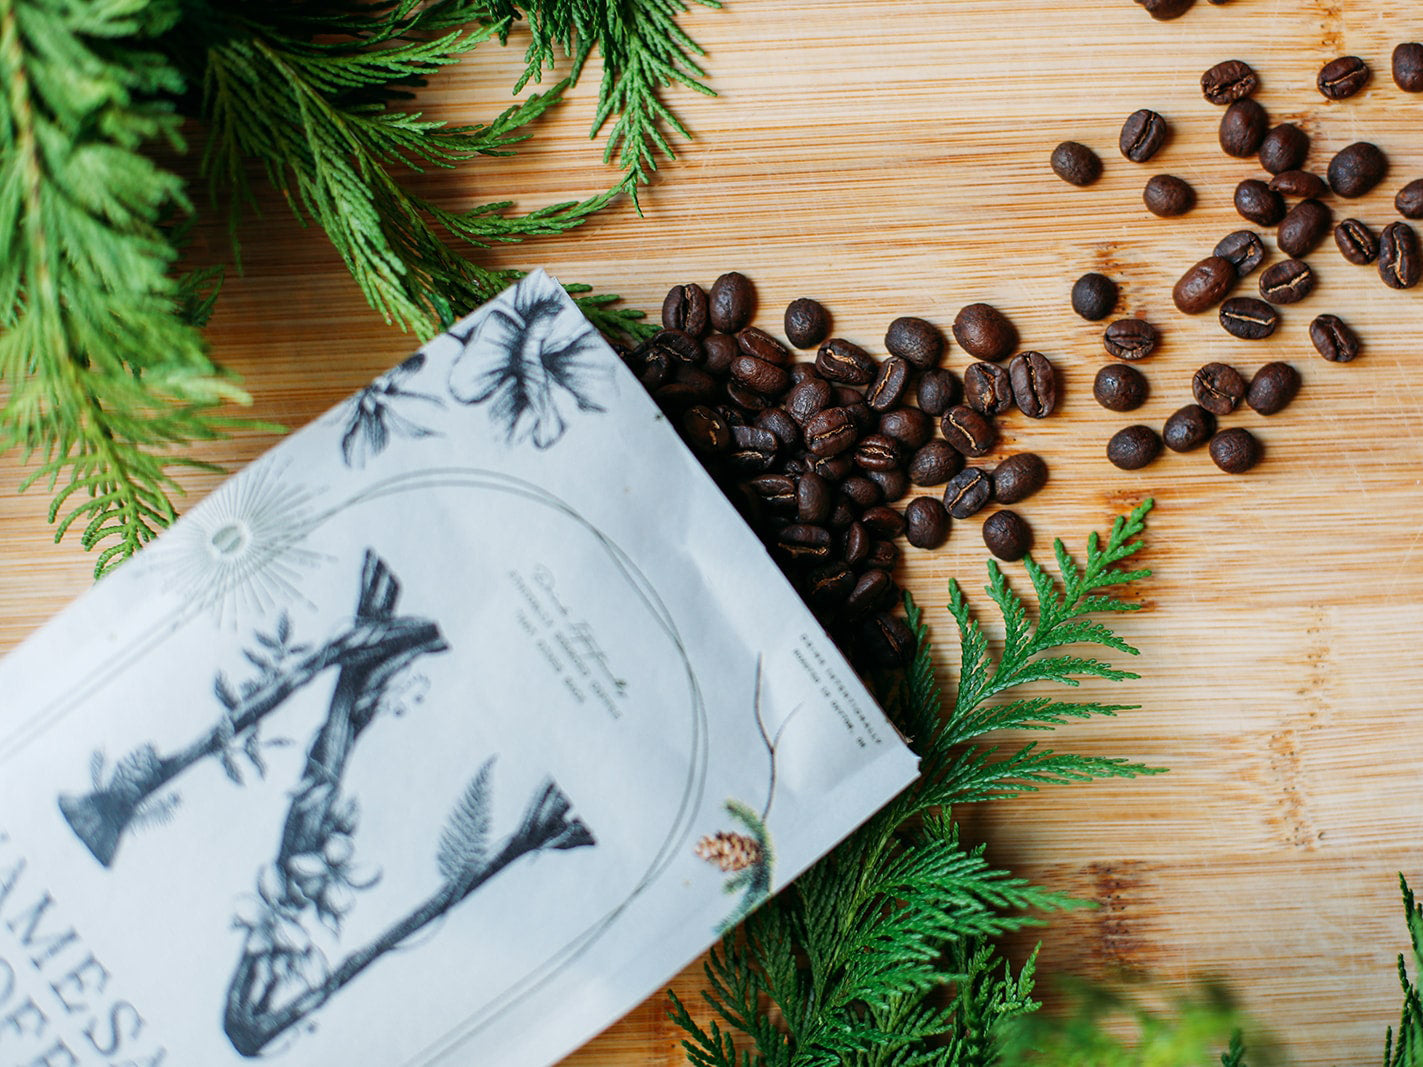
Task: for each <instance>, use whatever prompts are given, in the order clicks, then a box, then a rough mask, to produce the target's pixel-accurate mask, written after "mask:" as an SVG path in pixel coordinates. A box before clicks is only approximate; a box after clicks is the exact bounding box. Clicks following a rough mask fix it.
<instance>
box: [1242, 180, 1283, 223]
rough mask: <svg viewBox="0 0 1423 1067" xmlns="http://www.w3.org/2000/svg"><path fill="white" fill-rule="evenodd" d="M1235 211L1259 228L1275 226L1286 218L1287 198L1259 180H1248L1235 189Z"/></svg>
mask: <svg viewBox="0 0 1423 1067" xmlns="http://www.w3.org/2000/svg"><path fill="white" fill-rule="evenodd" d="M1235 210H1236V211H1237V212H1239V214H1240V217H1241V218H1243V219H1246V220H1247V221H1249V222H1253V223H1255V225H1257V226H1273V225H1275V223H1277V222H1279V221H1280V220H1281V219H1282V218H1284V217H1285V198H1284V197H1282V196H1281V195H1280V194H1279V193H1277V192H1275V191H1274V190H1273V189H1271V188H1270V187H1269V186H1268V185H1267V184H1265V183H1264V182H1262V181H1261V180H1260V179H1259V178H1246V179H1245V180H1244V181H1243V182H1241V183H1240V184H1239V185H1237V186H1236V187H1235Z"/></svg>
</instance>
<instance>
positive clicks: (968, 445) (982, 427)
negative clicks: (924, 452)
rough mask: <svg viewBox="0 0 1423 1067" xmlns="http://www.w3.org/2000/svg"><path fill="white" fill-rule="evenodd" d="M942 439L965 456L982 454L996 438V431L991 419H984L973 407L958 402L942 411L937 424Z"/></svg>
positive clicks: (990, 446)
mask: <svg viewBox="0 0 1423 1067" xmlns="http://www.w3.org/2000/svg"><path fill="white" fill-rule="evenodd" d="M939 429H940V430H942V431H943V434H944V440H945V441H947V442H949V444H951V445H953V446H954V447H955V448H957V449H958V450H959V451H960V452H962V453H963V454H964V455H965V456H982V455H984V454H986V453H987V452H988V451H989V449H991V448H992V447H993V443H994V442H995V441H997V440H998V431H997V430H995V429H994V427H993V422H992V420H991V419H986V418H984V417H983V416H982V415H980V414H979V413H978V412H977V411H974V410H973V408H970V407H965V406H964V405H963V404H959V405H957V406H955V407H951V408H949V410H948V411H946V412H944V418H943V420H942V421H941V422H940V424H939Z"/></svg>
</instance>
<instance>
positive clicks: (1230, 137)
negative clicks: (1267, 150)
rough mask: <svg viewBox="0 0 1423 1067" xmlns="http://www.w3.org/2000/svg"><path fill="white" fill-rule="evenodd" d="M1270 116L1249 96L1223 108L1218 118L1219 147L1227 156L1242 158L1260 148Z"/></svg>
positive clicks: (1251, 154)
mask: <svg viewBox="0 0 1423 1067" xmlns="http://www.w3.org/2000/svg"><path fill="white" fill-rule="evenodd" d="M1269 126H1270V117H1269V116H1268V115H1267V114H1265V109H1264V108H1263V107H1261V106H1260V105H1259V104H1258V103H1256V102H1255V101H1254V100H1252V99H1251V98H1250V97H1246V98H1245V99H1243V100H1237V101H1236V102H1235V103H1233V104H1231V105H1230V107H1228V108H1226V109H1225V114H1224V115H1222V116H1221V119H1220V131H1219V134H1218V138H1219V140H1220V149H1221V151H1222V152H1224V153H1225V154H1226V155H1228V156H1235V157H1236V158H1237V159H1244V158H1245V157H1247V156H1253V155H1254V154H1255V153H1256V152H1258V151H1259V150H1260V144H1261V142H1262V141H1264V140H1265V133H1266V131H1267V130H1268V129H1269Z"/></svg>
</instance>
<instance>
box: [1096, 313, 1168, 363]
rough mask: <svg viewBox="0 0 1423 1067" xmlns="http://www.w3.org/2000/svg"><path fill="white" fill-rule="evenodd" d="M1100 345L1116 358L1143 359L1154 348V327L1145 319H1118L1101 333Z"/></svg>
mask: <svg viewBox="0 0 1423 1067" xmlns="http://www.w3.org/2000/svg"><path fill="white" fill-rule="evenodd" d="M1102 347H1103V348H1105V349H1106V350H1107V354H1108V355H1109V356H1115V357H1116V358H1117V359H1132V360H1136V359H1145V358H1146V357H1147V356H1149V355H1151V353H1152V350H1153V349H1155V348H1156V327H1155V326H1153V325H1151V323H1149V322H1147V321H1146V320H1145V319H1118V320H1117V321H1116V322H1114V323H1112V324H1111V325H1110V326H1108V327H1107V329H1106V331H1105V332H1104V333H1103V334H1102Z"/></svg>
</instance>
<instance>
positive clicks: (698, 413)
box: [682, 404, 731, 456]
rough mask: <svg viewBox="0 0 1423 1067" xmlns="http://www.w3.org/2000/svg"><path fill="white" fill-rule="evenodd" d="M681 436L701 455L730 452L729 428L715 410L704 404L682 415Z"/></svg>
mask: <svg viewBox="0 0 1423 1067" xmlns="http://www.w3.org/2000/svg"><path fill="white" fill-rule="evenodd" d="M682 436H683V437H685V438H686V441H687V444H689V445H691V446H692V448H693V449H694V450H695V451H697V452H700V453H702V454H703V455H708V456H711V455H716V454H717V453H719V452H729V451H730V450H731V427H730V426H729V425H728V424H727V422H726V420H725V419H724V418H722V417H721V414H720V413H719V412H718V411H717V410H716V409H715V408H712V407H708V406H707V405H706V404H698V405H696V406H695V407H690V408H688V409H687V410H686V411H685V412H683V413H682Z"/></svg>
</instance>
